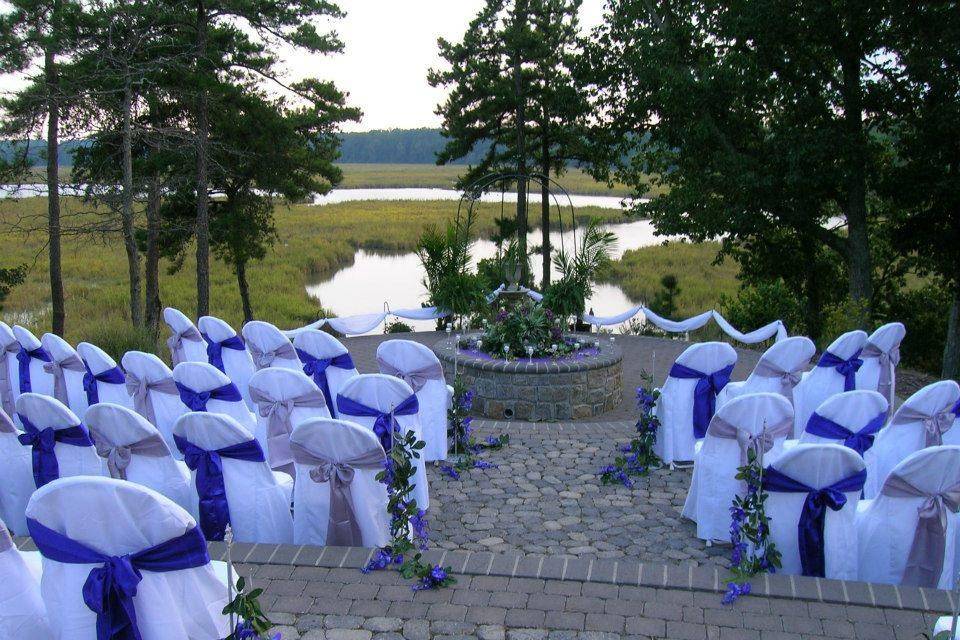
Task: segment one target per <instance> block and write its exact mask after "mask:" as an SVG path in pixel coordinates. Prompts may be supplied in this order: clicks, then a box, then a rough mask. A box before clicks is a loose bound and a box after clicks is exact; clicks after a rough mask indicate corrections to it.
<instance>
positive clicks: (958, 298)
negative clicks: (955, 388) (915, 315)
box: [940, 283, 960, 380]
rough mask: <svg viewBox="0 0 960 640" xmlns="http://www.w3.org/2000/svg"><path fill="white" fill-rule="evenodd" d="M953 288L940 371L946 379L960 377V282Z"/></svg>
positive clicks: (941, 375)
mask: <svg viewBox="0 0 960 640" xmlns="http://www.w3.org/2000/svg"><path fill="white" fill-rule="evenodd" d="M952 289H953V295H952V296H951V297H952V300H951V303H950V315H949V317H948V319H947V338H946V340H945V341H944V345H943V371H942V372H941V373H940V377H941V378H943V379H944V380H956V379H957V378H958V377H960V283H957V284H954V285H953V287H952Z"/></svg>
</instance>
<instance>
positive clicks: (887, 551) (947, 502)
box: [857, 445, 960, 589]
mask: <svg viewBox="0 0 960 640" xmlns="http://www.w3.org/2000/svg"><path fill="white" fill-rule="evenodd" d="M902 481H906V483H908V484H909V485H910V487H913V488H914V489H916V492H915V493H916V495H906V494H904V493H903V492H902V491H898V490H897V489H898V486H896V485H898V484H900V483H902ZM901 486H902V485H901ZM909 493H911V494H912V493H914V491H913V490H911V491H910V492H909ZM932 496H941V497H940V498H934V500H931V499H930V498H931V497H932ZM944 496H946V497H944ZM958 499H960V447H958V446H954V445H948V446H941V447H930V448H928V449H922V450H920V451H915V452H913V453H912V454H910V455H909V456H907V457H906V458H905V459H904V460H903V461H902V462H900V464H898V465H897V466H896V467H895V468H894V469H893V470H892V472H891V474H890V475H888V476H887V479H886V481H885V483H884V486H883V487H882V488H881V491H880V493H879V494H878V495H877V498H876V499H874V500H865V501H863V503H862V504H861V508H860V509H859V510H858V512H857V533H858V536H859V542H858V544H859V558H860V576H859V579H860V580H864V581H867V582H883V583H888V584H908V585H911V586H921V587H929V588H939V589H953V588H954V584H955V582H954V580H955V576H956V575H957V570H958V569H960V566H958V565H960V562H958V557H957V545H958V544H960V527H958V524H960V519H958V516H957V513H956V509H957V507H958V506H960V504H958ZM935 501H936V502H938V503H939V505H937V504H935ZM939 506H942V507H943V510H942V511H941V512H940V513H937V509H938V508H939ZM921 513H924V514H925V515H927V516H930V517H933V519H934V520H937V521H939V518H940V517H941V516H943V517H944V519H945V521H946V522H945V524H946V529H945V542H946V544H945V545H944V548H943V550H942V555H939V554H938V555H937V557H933V555H932V550H931V549H930V548H929V547H925V546H920V547H918V549H917V550H918V551H921V550H922V551H921V553H920V554H919V556H918V557H920V558H922V559H923V560H924V561H925V562H923V563H922V564H923V566H925V567H932V566H937V565H940V566H939V567H938V568H939V569H940V571H928V572H925V573H926V575H924V576H923V577H924V578H926V580H924V579H921V580H917V577H918V576H917V575H916V574H914V575H913V577H912V578H913V579H910V577H909V576H908V574H905V571H906V569H907V565H908V558H909V557H910V554H911V549H912V547H913V546H914V541H915V535H916V533H917V530H918V527H920V526H921V525H922V524H923V523H922V521H921V519H920V515H921ZM921 535H922V533H921ZM941 560H942V565H941V564H940V563H941Z"/></svg>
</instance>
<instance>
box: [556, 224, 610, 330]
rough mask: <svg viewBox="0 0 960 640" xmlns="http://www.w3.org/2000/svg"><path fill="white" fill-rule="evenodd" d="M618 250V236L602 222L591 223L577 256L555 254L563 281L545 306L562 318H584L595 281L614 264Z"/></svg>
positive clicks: (563, 251) (558, 281) (584, 230)
mask: <svg viewBox="0 0 960 640" xmlns="http://www.w3.org/2000/svg"><path fill="white" fill-rule="evenodd" d="M616 246H617V237H616V235H614V234H613V232H610V231H606V230H604V229H603V227H601V226H600V221H599V220H597V219H595V218H594V219H591V220H590V222H589V223H588V224H587V226H586V228H585V229H582V230H581V235H580V246H579V247H577V250H576V255H574V256H571V255H570V254H569V253H567V251H566V250H565V249H564V248H562V247H561V248H560V249H559V250H558V251H557V252H556V254H554V256H553V264H554V267H556V269H557V270H558V271H560V279H559V280H557V281H556V282H555V283H554V284H551V285H550V287H549V288H547V290H546V291H545V292H544V294H543V295H544V297H543V304H544V306H545V307H547V308H548V309H551V310H552V311H553V312H554V313H555V314H557V315H558V316H560V317H561V318H570V317H571V316H572V317H573V318H574V319H576V318H579V317H580V316H582V315H583V313H584V311H585V308H584V307H585V304H586V299H587V298H589V297H590V295H591V294H592V293H593V282H594V279H596V277H597V275H598V274H599V273H600V271H601V270H602V269H603V268H605V267H606V266H607V265H608V264H610V253H611V252H612V251H613V250H614V249H615V248H616Z"/></svg>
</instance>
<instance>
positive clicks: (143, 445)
mask: <svg viewBox="0 0 960 640" xmlns="http://www.w3.org/2000/svg"><path fill="white" fill-rule="evenodd" d="M93 440H94V444H95V446H96V449H97V455H99V456H100V457H101V458H105V459H106V461H107V469H109V470H110V477H111V478H116V479H118V480H126V479H127V467H128V466H130V458H131V456H133V455H134V454H136V455H138V456H147V457H150V458H163V457H166V456H169V455H170V449H169V448H167V445H166V443H165V442H164V441H163V438H162V437H160V434H159V433H155V434H153V435H150V436H147V437H146V438H144V439H143V440H140V441H138V442H131V443H130V444H124V445H116V444H113V443H112V442H108V441H107V439H106V438H104V437H103V434H102V433H99V432H93Z"/></svg>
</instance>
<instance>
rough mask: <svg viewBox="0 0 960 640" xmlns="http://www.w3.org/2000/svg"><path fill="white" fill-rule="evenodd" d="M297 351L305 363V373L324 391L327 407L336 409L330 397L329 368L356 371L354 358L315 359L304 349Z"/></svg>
mask: <svg viewBox="0 0 960 640" xmlns="http://www.w3.org/2000/svg"><path fill="white" fill-rule="evenodd" d="M296 351H297V355H298V356H299V357H300V362H302V363H303V372H304V373H305V374H307V375H308V376H310V377H311V378H313V381H314V382H315V383H316V385H317V386H318V387H320V391H323V397H324V399H325V400H326V401H327V406H328V407H331V408H332V407H335V406H336V405H335V404H334V402H333V397H332V396H331V395H330V383H328V382H327V367H336V368H338V369H356V367H355V366H354V364H353V358H351V357H350V354H349V353H341V354H340V355H338V356H336V357H333V358H314V357H313V356H312V355H310V354H309V353H307V352H306V351H304V350H303V349H297V350H296Z"/></svg>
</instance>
